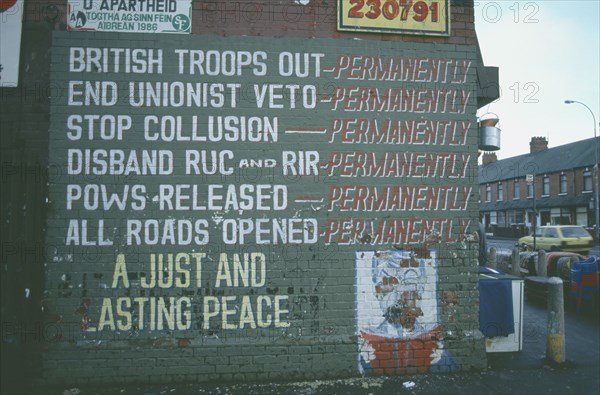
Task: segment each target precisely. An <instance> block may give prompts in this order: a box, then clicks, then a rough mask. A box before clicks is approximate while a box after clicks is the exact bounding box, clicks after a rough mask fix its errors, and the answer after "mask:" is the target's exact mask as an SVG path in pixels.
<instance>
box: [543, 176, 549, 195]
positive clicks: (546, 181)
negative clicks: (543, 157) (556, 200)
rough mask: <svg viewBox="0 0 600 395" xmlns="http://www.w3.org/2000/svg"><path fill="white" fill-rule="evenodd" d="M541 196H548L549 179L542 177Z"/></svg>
mask: <svg viewBox="0 0 600 395" xmlns="http://www.w3.org/2000/svg"><path fill="white" fill-rule="evenodd" d="M542 195H543V196H549V195H550V177H548V176H544V178H542Z"/></svg>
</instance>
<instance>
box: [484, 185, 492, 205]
mask: <svg viewBox="0 0 600 395" xmlns="http://www.w3.org/2000/svg"><path fill="white" fill-rule="evenodd" d="M485 201H486V202H491V201H492V186H491V185H490V184H485Z"/></svg>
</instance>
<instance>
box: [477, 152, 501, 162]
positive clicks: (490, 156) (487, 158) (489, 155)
mask: <svg viewBox="0 0 600 395" xmlns="http://www.w3.org/2000/svg"><path fill="white" fill-rule="evenodd" d="M494 162H498V157H497V156H496V153H495V152H484V153H483V157H482V158H481V164H482V165H487V164H488V163H494Z"/></svg>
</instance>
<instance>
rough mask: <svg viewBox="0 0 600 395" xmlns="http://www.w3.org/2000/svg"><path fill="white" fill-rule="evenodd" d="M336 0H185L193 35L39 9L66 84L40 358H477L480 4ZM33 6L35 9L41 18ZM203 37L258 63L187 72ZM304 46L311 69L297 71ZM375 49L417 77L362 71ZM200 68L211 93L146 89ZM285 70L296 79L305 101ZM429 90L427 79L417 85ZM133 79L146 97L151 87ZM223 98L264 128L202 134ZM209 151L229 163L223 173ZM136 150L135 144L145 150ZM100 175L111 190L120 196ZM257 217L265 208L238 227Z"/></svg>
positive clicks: (53, 131)
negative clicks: (114, 61) (424, 32)
mask: <svg viewBox="0 0 600 395" xmlns="http://www.w3.org/2000/svg"><path fill="white" fill-rule="evenodd" d="M32 4H37V3H34V2H32ZM38 5H39V4H38ZM335 7H336V5H335V3H333V2H327V3H325V2H310V3H309V4H308V5H306V6H302V5H298V4H291V2H290V4H286V3H280V2H273V3H266V4H262V3H261V4H256V3H251V2H235V3H223V2H194V3H193V29H192V31H193V34H192V35H190V36H173V35H142V34H122V33H87V32H61V31H60V30H63V28H64V25H62V24H61V20H63V19H62V15H63V14H62V13H63V12H65V9H64V4H57V6H56V9H53V10H54V11H56V13H57V14H58V15H60V16H59V17H57V18H54V19H52V18H50V19H48V18H47V17H44V18H45V21H46V22H44V23H48V29H49V30H52V29H54V30H59V31H55V32H54V34H53V35H52V44H51V48H50V53H51V56H52V61H51V64H52V67H51V75H50V83H51V85H52V86H53V87H57V89H56V91H53V92H54V94H53V95H52V98H51V99H52V100H51V101H50V107H49V110H48V112H49V115H50V125H49V140H50V142H49V151H48V152H49V159H48V162H49V169H51V170H52V172H51V174H52V175H53V176H52V179H51V182H49V185H48V188H49V192H48V200H49V206H48V207H49V210H48V218H47V227H46V240H45V243H46V251H49V253H48V254H46V256H45V262H44V264H45V286H44V289H45V294H44V295H45V297H44V299H43V306H44V317H45V328H46V334H47V336H45V338H46V341H45V344H44V346H45V347H44V348H45V350H44V352H43V361H42V362H43V378H44V379H45V380H48V381H52V382H68V383H73V381H74V380H75V381H78V382H81V383H86V382H113V383H114V382H129V381H140V380H144V381H162V380H193V381H207V380H227V381H236V380H237V381H241V380H274V379H311V378H325V377H340V376H354V375H358V374H365V375H368V374H411V373H419V372H426V371H441V372H444V371H450V370H470V369H474V368H475V369H484V368H485V348H484V344H483V338H482V337H481V334H480V332H479V330H478V329H479V326H478V288H477V276H476V275H475V273H476V271H477V262H476V260H475V257H476V250H477V248H476V245H473V243H468V242H465V237H466V236H467V235H469V234H470V233H471V232H473V231H474V230H475V229H476V225H477V222H476V218H477V179H476V175H477V163H476V162H477V135H476V122H475V111H476V105H475V103H476V97H475V96H476V92H477V89H476V68H477V66H478V64H477V57H476V46H475V34H474V29H473V10H472V7H470V6H469V5H468V4H467V5H464V6H457V5H455V6H453V7H452V35H451V36H450V37H448V38H439V37H437V38H434V37H419V36H411V35H400V36H394V35H379V34H365V33H363V34H354V33H340V32H337V31H336V29H335ZM43 10H44V13H45V14H47V13H48V11H49V10H48V9H47V8H43ZM45 14H44V15H45ZM37 17H39V12H34V13H33V14H32V13H29V14H28V18H29V20H30V21H31V22H30V23H39V22H37V21H36V20H35V18H37ZM357 38H358V39H357ZM111 47H118V48H126V49H144V52H143V53H144V54H146V55H148V51H147V50H148V49H152V50H153V51H154V52H153V55H155V56H158V55H157V54H158V53H161V54H162V56H161V58H160V61H157V62H156V65H160V67H161V69H160V72H159V71H158V70H159V69H158V67H159V66H156V65H155V66H154V67H155V68H154V69H152V70H150V69H149V68H146V69H143V67H142V69H140V70H141V71H142V72H141V73H134V72H131V73H128V72H124V66H123V65H121V69H120V70H119V71H116V70H115V69H114V67H113V68H111V67H107V68H105V69H102V68H103V67H104V64H102V63H99V64H95V63H90V64H89V65H90V68H87V67H88V64H86V63H83V62H84V60H83V59H84V58H85V56H84V55H82V54H87V55H89V54H90V52H86V51H89V49H90V48H93V49H92V51H94V52H93V54H98V53H102V52H101V51H102V49H103V48H111ZM96 48H98V49H100V50H99V51H100V52H98V50H96ZM191 50H199V51H208V50H212V51H214V54H217V55H218V56H222V54H223V53H226V55H225V58H224V59H233V58H234V57H240V56H242V57H244V59H246V61H248V62H250V64H249V65H247V66H245V67H243V68H242V69H240V70H239V71H232V72H231V73H229V72H228V71H226V68H219V69H218V70H217V72H215V73H214V74H215V75H206V73H205V74H204V75H203V74H201V73H200V69H195V71H194V74H192V73H191V71H190V69H189V67H188V66H187V65H189V63H186V62H185V61H184V62H180V60H181V59H185V56H186V54H188V53H189V52H186V51H191ZM226 51H231V52H226ZM198 53H199V52H198ZM198 53H197V54H198ZM248 54H249V55H248ZM296 54H298V61H299V68H297V69H296V70H295V71H296V72H297V73H298V75H295V73H291V75H289V74H288V70H287V68H286V65H287V62H288V60H289V61H293V60H294V59H296V58H295V56H296ZM144 56H145V55H144ZM180 56H181V58H180ZM248 56H249V57H248ZM305 56H306V58H305ZM248 59H250V60H248ZM365 59H366V60H365ZM373 59H382V60H383V61H384V63H385V61H388V62H390V61H393V62H400V63H399V64H402V63H401V62H403V61H404V63H403V64H402V66H399V67H401V68H402V70H405V74H404V77H401V78H400V81H390V80H386V78H384V77H381V76H380V77H378V78H375V79H373V80H368V79H355V78H354V77H355V76H356V75H359V74H360V73H361V72H362V71H365V72H366V71H367V69H368V67H367V66H368V64H369V63H368V62H370V61H371V60H373ZM411 59H412V60H411ZM350 60H352V61H353V62H355V63H352V65H353V67H354V68H352V67H350V64H351V63H348V62H349V61H350ZM365 61H366V62H367V63H365ZM421 61H422V62H421ZM415 62H416V63H415ZM417 64H418V65H423V66H422V67H423V71H422V74H420V73H419V72H417V71H416V68H417V67H421V66H417ZM360 65H363V67H362V68H361V67H359V66H360ZM92 66H93V67H92ZM146 66H147V65H146ZM140 67H141V66H140ZM432 67H433V68H434V69H432ZM411 70H412V72H411ZM305 71H306V72H307V76H303V73H304V72H305ZM228 73H229V74H232V75H227V74H228ZM356 73H358V74H356ZM400 75H402V73H400ZM423 76H426V77H423ZM196 83H200V84H202V83H204V84H212V85H202V86H198V87H197V86H196V85H195V84H196ZM86 84H88V85H86ZM96 84H98V85H96ZM130 84H131V85H130ZM186 84H191V85H186ZM218 84H222V85H218ZM226 84H230V85H229V86H228V85H226ZM231 84H235V85H231ZM286 85H287V86H289V85H291V86H292V88H290V87H286ZM295 85H298V88H294V87H293V86H295ZM86 86H88V91H87V92H86ZM130 86H131V87H133V89H134V90H133V91H130V89H129V88H130ZM190 87H194V88H195V89H198V91H199V92H202V91H203V89H208V91H206V92H208V94H207V95H208V96H206V97H207V100H208V101H203V100H204V99H203V98H202V93H200V98H199V99H198V101H197V102H196V101H194V100H195V99H191V98H189V97H188V96H183V98H184V99H183V100H184V102H183V104H182V102H179V96H175V97H174V98H173V97H171V98H170V99H169V98H168V97H167V96H168V95H167V94H164V93H160V94H158V93H157V95H158V96H157V97H158V99H157V100H158V101H156V102H152V100H153V99H151V98H150V99H148V96H147V95H148V92H150V91H151V90H153V89H154V90H159V89H164V88H167V89H173V90H172V91H171V92H172V93H176V94H179V93H180V92H182V91H183V89H187V88H190ZM102 88H104V89H105V90H104V91H102ZM138 88H139V89H138ZM97 89H100V91H99V92H100V93H99V94H98V95H97V96H94V94H95V93H96V90H97ZM190 89H191V88H190ZM211 89H213V91H212V93H211ZM269 89H272V92H273V93H274V95H273V96H272V97H273V104H271V105H270V106H269V105H268V104H267V103H268V100H269V96H268V95H269V92H270V91H269ZM290 89H298V92H304V93H303V94H298V95H296V96H295V97H296V101H293V102H292V101H290V95H289V92H290ZM90 92H91V96H88V99H89V102H87V103H86V95H87V94H88V93H90ZM294 92H295V91H294ZM418 92H421V93H420V94H421V95H422V96H421V97H422V98H423V100H417V99H415V100H413V101H412V102H411V101H410V99H409V98H410V97H418V95H419V93H418ZM234 95H235V96H234ZM263 95H266V96H264V97H265V101H264V102H263V101H262V98H263ZM375 95H377V101H374V100H373V98H374V97H375ZM411 95H412V96H411ZM392 97H393V98H394V100H391V99H390V98H392ZM142 99H146V100H150V101H151V102H152V103H150V104H149V103H148V102H146V103H144V104H143V105H139V104H140V103H141V101H142ZM188 100H189V101H190V102H189V103H186V101H188ZM211 100H212V104H211ZM402 103H404V104H402ZM188 104H189V105H188ZM375 106H377V107H379V108H377V109H375V108H374V107H375ZM227 116H229V117H232V118H228V119H229V121H228V122H233V123H234V124H236V125H237V123H238V122H239V123H241V124H243V123H244V122H248V120H250V119H251V123H246V124H245V125H246V126H247V127H255V128H259V127H261V128H266V131H263V132H262V133H254V134H252V133H250V134H249V135H248V136H247V137H246V138H242V137H239V136H238V137H232V136H234V134H233V132H229V134H228V136H229V138H225V135H220V136H219V135H217V134H215V137H214V138H212V139H211V138H210V137H209V135H208V128H209V125H211V126H212V127H213V131H216V130H217V128H218V127H219V126H220V125H221V124H220V123H219V122H220V121H219V119H220V120H223V119H224V117H227ZM86 117H87V118H86ZM94 117H97V118H94ZM101 117H104V118H101ZM178 117H179V118H178ZM211 117H212V118H211ZM218 117H221V118H218ZM242 117H246V118H245V119H243V118H242ZM251 117H253V118H251ZM90 119H91V120H92V121H91V122H92V124H93V125H94V134H93V138H90V134H89V132H90V129H89V125H90V123H88V122H89V120H90ZM100 120H102V122H104V125H105V126H106V129H105V131H104V132H105V134H104V136H102V135H101V134H100V133H99V132H101V131H100V130H98V128H99V127H100V124H101V123H102V122H100ZM84 121H85V122H84ZM113 121H114V122H115V125H118V124H120V125H121V126H122V135H120V134H119V132H118V131H117V129H113V128H112V125H113ZM179 121H181V136H180V138H179V139H178V140H179V141H165V140H169V139H170V137H169V136H168V135H165V136H164V138H159V139H158V141H153V139H154V138H155V137H154V136H155V132H156V131H159V130H160V124H161V122H164V128H165V133H167V134H168V132H169V131H170V130H171V129H170V128H171V125H175V128H177V127H178V126H177V125H178V124H177V122H179ZM423 121H426V122H423ZM172 122H173V123H172ZM269 127H270V129H269ZM375 128H377V130H378V131H379V132H378V133H381V134H372V133H373V131H374V130H375ZM145 129H146V132H147V133H145ZM167 129H168V130H167ZM395 130H396V131H395ZM113 131H114V134H113ZM194 131H196V132H194ZM79 132H82V134H79ZM215 133H216V132H215ZM159 134H160V133H159ZM194 139H196V141H193V140H194ZM176 140H177V139H176ZM213 140H214V141H213ZM255 140H256V141H255ZM85 150H95V152H96V155H100V156H104V155H105V151H102V150H107V151H108V150H113V151H112V153H117V154H119V153H120V152H121V151H123V153H124V154H125V155H126V157H127V155H130V154H131V152H132V151H133V150H135V152H136V154H134V155H135V158H136V159H138V160H139V161H143V154H142V150H146V152H147V153H148V155H150V156H151V155H153V154H156V155H159V156H160V155H164V157H165V158H168V159H167V160H165V161H164V162H162V164H163V165H164V167H163V173H162V174H160V172H158V173H159V174H154V172H157V171H156V168H155V167H153V166H148V167H147V168H146V169H145V170H140V173H138V172H136V171H126V170H124V169H125V168H122V169H121V170H118V167H117V168H115V169H116V170H114V171H112V172H111V171H109V170H107V168H105V167H104V165H103V164H100V165H96V166H93V165H92V167H91V168H90V170H89V171H88V170H86V167H85V159H84V158H85V155H86V154H87V152H86V151H85ZM118 150H121V151H118ZM159 150H160V152H159ZM89 152H90V153H92V151H89ZM203 152H204V154H206V155H208V156H207V157H206V159H204V160H202V154H203ZM213 153H214V154H215V155H216V157H215V158H216V159H217V163H216V164H221V165H222V166H221V168H220V169H219V168H218V167H217V168H216V170H215V171H214V174H211V173H213V169H214V168H213V165H214V164H215V163H214V160H213V158H212V157H211V155H212V154H213ZM186 155H187V156H186ZM194 155H199V157H200V158H201V159H200V160H199V161H195V158H196V157H195V156H194ZM186 157H187V158H188V160H187V161H186ZM219 157H220V158H221V159H220V160H219ZM129 158H130V160H125V162H124V163H127V162H128V161H129V164H130V165H131V166H135V165H136V164H135V162H132V161H133V158H134V157H129ZM171 158H172V162H171ZM300 159H302V160H303V163H302V164H300ZM245 160H247V161H248V164H252V163H253V164H254V166H255V167H250V168H246V167H245V165H246V162H245ZM117 162H118V161H117ZM140 163H141V162H140ZM186 164H187V166H186ZM195 166H197V168H196V167H195ZM203 166H204V168H203ZM259 166H262V167H259ZM94 168H95V169H96V172H97V173H101V174H94V170H93V169H94ZM230 168H231V169H232V171H231V172H230V170H229V169H230ZM144 171H147V172H150V173H153V174H142V173H143V172H144ZM86 172H87V173H90V174H84V173H86ZM111 173H112V174H111ZM196 173H197V174H196ZM188 185H189V187H188ZM259 186H260V187H259ZM177 188H179V192H180V193H181V196H180V197H179V198H175V197H174V196H175V195H174V194H175V193H177ZM194 188H196V189H197V191H198V199H197V201H196V202H195V201H194V198H193V196H194V195H195V189H194ZM211 188H212V192H209V191H210V190H211ZM258 189H260V190H261V194H260V199H262V201H261V202H259V200H260V199H259V197H257V196H258V195H257V192H256V190H258ZM227 191H230V193H229V194H227ZM103 193H104V194H106V193H109V194H110V193H115V194H117V195H112V196H113V201H112V203H111V204H110V207H109V204H108V202H106V205H104V204H105V203H103V200H102V196H103ZM125 193H126V194H127V199H128V200H127V201H125V200H121V199H123V197H124V196H125V195H124V194H125ZM172 194H173V197H171V195H172ZM234 194H235V196H234ZM242 194H243V195H249V196H252V195H253V196H254V197H253V199H254V200H253V202H251V201H250V200H249V198H248V197H247V196H244V197H242ZM188 196H189V197H188ZM210 196H212V200H211V197H210ZM218 196H222V197H221V198H218ZM96 198H98V200H96ZM115 199H116V200H115ZM117 200H119V201H122V202H123V203H122V204H123V206H122V207H121V208H119V207H118V206H119V202H117ZM209 201H210V203H209ZM161 202H162V205H161ZM171 204H173V206H171ZM177 204H179V205H180V207H179V209H178V208H177V206H176V205H177ZM210 204H212V206H210ZM171 220H174V222H171ZM172 224H173V225H174V227H173V228H169V226H170V225H172ZM274 224H275V230H273V229H274V228H273V226H274ZM190 225H191V227H190ZM138 227H139V228H138ZM155 227H156V228H157V229H159V232H160V233H161V236H160V237H159V238H158V239H157V240H155V239H154V237H153V234H152V233H151V231H152V230H153V229H155ZM236 227H237V228H236ZM248 227H254V230H253V231H248V234H247V235H245V236H244V239H243V240H242V239H241V237H240V233H239V232H240V229H248ZM258 227H260V228H261V229H263V231H262V232H259V233H258V235H257V232H256V229H257V228H258ZM234 229H237V230H238V233H237V234H236V232H235V231H234ZM188 230H190V233H191V234H192V239H191V240H188V238H187V236H188V233H187V231H188ZM179 231H181V232H182V233H181V235H180V234H179V233H178V232H179ZM138 236H139V239H138ZM153 264H154V265H155V266H154V268H153V266H152V265H153ZM253 269H255V270H253ZM246 270H247V272H246ZM246 273H248V274H246ZM142 311H143V316H142V314H141V312H142ZM390 348H391V349H397V350H402V351H406V352H407V353H410V355H411V357H410V358H402V357H400V353H399V352H389V349H390Z"/></svg>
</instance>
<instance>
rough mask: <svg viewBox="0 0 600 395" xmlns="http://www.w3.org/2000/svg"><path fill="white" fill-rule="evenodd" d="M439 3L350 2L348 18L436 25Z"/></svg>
mask: <svg viewBox="0 0 600 395" xmlns="http://www.w3.org/2000/svg"><path fill="white" fill-rule="evenodd" d="M439 13H440V11H439V4H438V2H437V1H430V2H426V1H413V0H350V8H349V10H348V15H347V16H348V18H359V19H363V18H368V19H380V18H385V19H387V20H390V21H392V20H400V21H409V20H410V19H412V20H413V21H415V22H431V23H436V22H438V20H439V17H440V15H439Z"/></svg>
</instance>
